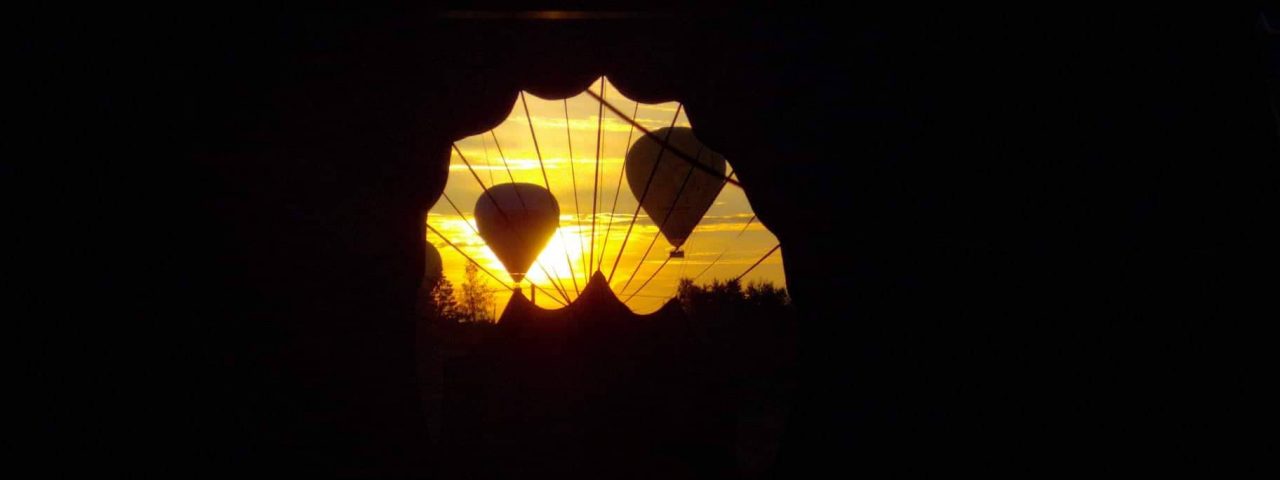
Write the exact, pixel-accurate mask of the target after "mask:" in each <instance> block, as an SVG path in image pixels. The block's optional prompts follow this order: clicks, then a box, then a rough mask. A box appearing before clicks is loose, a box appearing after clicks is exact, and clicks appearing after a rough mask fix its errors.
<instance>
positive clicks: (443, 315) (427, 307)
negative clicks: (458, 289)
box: [422, 278, 462, 323]
mask: <svg viewBox="0 0 1280 480" xmlns="http://www.w3.org/2000/svg"><path fill="white" fill-rule="evenodd" d="M425 290H426V292H425V294H424V295H423V299H422V314H423V316H425V317H427V318H429V319H432V320H435V321H439V322H450V323H453V322H458V321H460V317H461V316H462V311H461V309H460V308H459V306H458V301H457V300H456V299H455V298H454V291H453V284H452V283H450V282H449V280H448V279H446V278H440V279H438V280H436V281H435V282H434V283H433V284H432V285H430V287H429V288H427V289H425Z"/></svg>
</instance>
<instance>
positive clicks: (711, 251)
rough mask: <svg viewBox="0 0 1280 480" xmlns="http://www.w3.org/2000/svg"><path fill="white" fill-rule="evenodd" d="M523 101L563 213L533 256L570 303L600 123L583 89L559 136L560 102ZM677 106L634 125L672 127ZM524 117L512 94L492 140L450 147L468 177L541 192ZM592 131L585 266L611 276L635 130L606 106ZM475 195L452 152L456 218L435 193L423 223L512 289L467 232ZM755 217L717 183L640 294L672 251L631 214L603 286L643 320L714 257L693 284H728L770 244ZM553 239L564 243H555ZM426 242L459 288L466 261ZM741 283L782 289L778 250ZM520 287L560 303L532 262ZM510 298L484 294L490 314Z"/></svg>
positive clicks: (739, 195) (628, 206)
mask: <svg viewBox="0 0 1280 480" xmlns="http://www.w3.org/2000/svg"><path fill="white" fill-rule="evenodd" d="M604 81H605V99H606V100H608V101H609V102H610V103H612V104H613V105H615V106H616V107H618V109H620V110H622V111H623V112H625V113H627V114H628V115H630V114H631V112H632V111H634V109H635V108H636V105H637V104H636V102H634V101H632V100H629V99H627V98H625V97H623V96H622V95H621V93H619V92H618V91H617V90H615V89H614V88H613V86H612V85H611V84H609V83H608V81H607V79H606V80H604ZM591 88H592V91H594V92H596V93H599V91H600V83H599V82H596V83H595V84H594V85H592V87H591ZM525 99H526V100H527V101H528V106H529V113H530V114H531V115H530V116H532V123H533V127H534V131H535V133H536V135H537V141H538V146H539V147H540V148H541V151H542V159H543V163H544V164H545V167H546V172H547V177H548V179H549V181H550V184H551V188H550V190H551V192H552V193H553V194H554V195H555V197H556V199H557V200H558V201H559V203H560V212H561V216H560V231H559V232H557V234H556V235H554V236H552V239H551V241H550V243H549V244H548V245H547V248H546V249H545V250H543V252H542V254H541V256H540V257H539V263H541V264H542V267H545V268H546V270H547V271H548V272H551V274H552V275H553V276H556V277H558V278H559V281H560V284H561V285H563V286H564V287H565V289H566V290H567V292H568V295H569V297H570V298H571V299H572V298H575V297H576V289H575V285H574V283H575V281H576V288H577V289H580V288H582V287H583V286H584V285H585V283H586V278H587V277H588V276H589V273H590V272H585V271H584V265H585V264H586V263H587V260H586V257H588V256H589V255H588V252H589V251H590V249H591V205H592V188H593V174H594V173H595V168H596V132H597V125H599V124H600V123H599V118H600V116H599V114H598V112H599V102H597V101H596V100H595V99H593V98H591V97H590V96H588V95H587V94H586V93H582V94H579V95H577V96H575V97H573V98H570V99H569V100H568V121H567V125H568V130H569V131H568V132H567V133H566V128H565V126H566V118H565V117H566V116H565V103H564V101H562V100H544V99H541V98H538V97H536V96H534V95H531V94H528V93H526V94H525ZM676 110H677V104H676V103H663V104H653V105H649V104H640V105H639V111H638V113H637V114H636V120H637V121H638V122H639V123H640V124H641V125H644V126H645V127H646V128H648V129H650V130H656V129H659V128H662V127H667V126H670V125H671V120H672V116H673V115H674V114H675V113H676ZM529 122H530V118H529V116H526V115H525V110H524V106H523V105H522V104H521V102H520V99H519V98H517V99H516V102H515V104H514V105H513V108H512V111H511V114H510V115H509V116H508V117H507V119H506V120H505V121H504V122H503V123H502V124H501V125H500V126H498V127H497V128H496V129H494V130H493V132H492V135H490V133H488V132H486V133H485V134H482V135H476V136H472V137H468V138H464V139H462V140H460V141H458V142H457V146H458V148H459V149H460V150H461V151H462V154H463V155H465V156H466V158H467V160H468V161H469V162H470V163H471V165H472V167H473V168H475V171H476V174H478V175H479V176H480V179H481V181H482V182H484V185H485V186H486V187H487V186H491V185H494V184H502V183H508V182H510V181H511V177H512V176H513V177H514V178H515V181H516V182H524V183H533V184H537V185H543V177H542V172H541V170H540V168H539V164H538V156H537V154H536V153H535V150H534V143H533V138H532V136H531V134H530V132H529ZM676 125H677V126H686V127H687V126H689V122H688V119H687V118H686V117H685V115H684V112H683V109H681V111H680V115H679V116H678V117H677V118H676ZM602 128H603V141H602V143H603V152H602V154H601V158H600V170H599V177H600V185H599V203H598V211H597V212H596V213H597V214H596V235H595V260H594V261H593V262H592V263H594V264H600V265H599V266H592V271H594V270H595V269H597V268H598V269H600V270H602V271H603V272H604V274H605V275H606V276H608V275H609V273H610V270H612V269H613V266H614V263H615V259H616V258H618V249H619V248H620V247H621V246H622V243H623V238H624V236H625V235H626V231H627V226H628V224H629V223H630V222H631V217H632V214H633V213H634V212H636V203H637V202H636V195H634V194H632V192H631V190H630V188H629V187H628V186H627V181H626V180H625V179H623V180H622V183H621V190H622V191H621V193H620V194H619V195H617V209H616V210H613V205H614V197H615V192H616V191H617V189H618V187H619V183H618V179H619V175H620V174H621V173H622V166H623V158H624V155H625V154H626V148H627V146H628V145H627V144H628V142H627V138H628V135H629V134H630V137H631V142H635V140H637V139H638V138H639V137H640V136H641V135H642V134H641V132H640V131H639V130H635V131H634V132H632V128H631V126H630V124H629V123H627V122H626V120H623V119H621V118H619V117H618V116H616V115H614V114H612V113H611V112H610V111H609V110H608V108H605V110H604V121H603V124H602ZM567 136H572V148H573V158H572V162H573V163H572V169H571V165H570V159H569V146H570V144H569V142H568V140H567V138H566V137H567ZM494 137H496V140H497V144H498V145H500V146H501V149H502V153H503V154H505V157H506V161H507V165H509V166H510V171H511V176H508V172H507V168H506V166H504V164H503V160H502V157H500V156H499V154H498V149H497V146H495V142H494V140H495V139H494ZM663 161H664V162H665V161H682V160H680V159H678V158H676V157H670V158H666V157H664V160H663ZM728 162H729V169H730V171H732V169H733V159H732V158H729V159H728ZM571 172H572V173H571ZM575 180H576V182H577V189H576V194H577V203H578V205H579V206H580V208H581V211H578V210H576V208H575V205H574V195H575V189H574V181H575ZM482 192H483V191H482V189H481V187H480V185H478V184H477V182H476V180H475V178H474V177H473V176H472V175H471V172H469V171H468V170H467V167H466V166H465V165H464V164H463V162H462V160H461V159H460V158H459V157H458V154H457V153H456V152H455V153H453V158H452V160H451V164H450V166H449V181H448V184H447V185H446V187H445V194H446V195H447V196H448V197H449V199H451V200H453V202H454V203H455V204H456V205H457V207H458V209H460V210H461V211H462V214H463V215H462V216H461V217H460V216H459V215H458V214H457V213H456V212H455V211H454V209H453V207H451V206H450V205H449V203H448V202H447V201H445V199H444V198H443V197H442V198H441V199H440V201H439V202H437V203H436V205H435V207H434V208H432V209H431V212H430V214H429V215H428V216H427V223H428V224H429V225H430V226H431V227H433V228H435V229H436V230H438V231H439V232H440V233H441V234H443V235H444V236H445V237H446V238H447V239H448V240H449V241H451V242H453V244H454V245H456V246H457V247H460V248H461V249H462V250H463V251H464V252H465V253H466V254H467V255H469V256H471V258H474V259H475V260H476V261H477V262H479V263H480V264H481V265H482V266H484V267H485V268H487V269H489V271H491V272H493V273H494V274H496V275H497V276H498V277H499V278H500V279H501V280H502V281H503V282H504V283H506V284H507V285H512V284H513V283H514V282H512V280H511V277H510V276H509V275H508V274H507V271H506V269H505V268H504V267H503V265H502V263H501V262H499V261H498V259H497V257H495V256H494V255H493V252H492V251H490V250H489V247H487V246H486V245H485V243H484V241H483V240H482V239H481V238H480V237H478V236H477V235H476V234H475V233H474V232H473V230H472V229H471V227H469V226H468V225H467V223H470V224H471V225H472V226H474V225H475V223H474V219H473V218H472V215H473V211H474V209H475V205H476V201H477V200H478V199H479V198H480V195H482ZM611 211H612V213H611ZM753 215H754V214H753V212H752V210H751V205H750V204H749V203H748V202H747V199H746V196H745V195H744V194H743V192H742V189H740V188H738V187H736V186H734V185H730V184H726V185H725V186H724V190H723V191H721V193H720V196H719V197H718V198H717V199H716V202H715V204H714V205H713V206H712V207H711V209H710V210H709V211H708V212H707V214H706V216H705V217H703V219H702V222H701V223H699V225H698V227H697V228H696V229H695V230H694V232H693V234H692V235H691V236H690V237H689V240H688V242H687V243H686V244H685V246H684V250H685V251H686V255H685V258H684V259H672V260H671V261H670V262H669V263H668V264H667V265H666V267H665V268H663V269H662V270H661V271H660V272H659V273H658V275H657V276H656V277H654V278H653V280H652V281H651V282H650V283H649V284H648V285H646V286H645V287H644V289H643V290H639V287H640V285H641V284H642V283H643V282H644V281H645V280H646V279H648V278H649V276H650V275H651V274H652V273H653V272H654V270H655V269H657V268H658V266H659V265H660V264H661V263H662V262H663V260H665V259H666V258H667V252H668V251H669V250H671V245H670V244H668V243H667V241H666V239H665V238H661V234H660V233H659V232H658V227H657V224H656V222H654V220H653V219H650V218H649V217H648V216H647V215H646V214H645V213H644V211H643V210H640V212H639V218H638V219H637V220H636V222H635V227H634V230H633V231H632V233H631V238H630V239H629V240H627V242H626V250H625V251H624V252H623V254H622V256H621V260H620V261H618V262H617V263H618V267H617V270H616V273H614V275H613V279H612V281H611V282H610V285H611V286H612V287H613V290H614V292H615V293H617V294H618V297H619V298H620V299H623V300H625V301H626V303H627V305H628V306H630V307H631V309H632V310H634V311H636V312H638V313H648V312H652V311H654V310H656V309H658V308H659V307H660V306H662V304H663V303H665V302H666V301H667V300H668V299H669V298H671V297H672V296H673V295H675V292H676V284H677V282H678V280H679V279H680V278H681V277H682V276H685V277H692V276H695V275H698V273H699V272H702V271H703V269H705V268H706V267H707V266H708V265H711V264H712V262H713V261H714V260H715V259H716V257H717V256H720V255H721V254H722V253H723V257H722V258H720V260H719V261H718V262H716V263H715V264H714V266H712V267H711V269H710V270H708V271H707V272H706V273H705V274H703V275H702V276H701V277H699V278H698V279H697V282H698V283H708V282H710V281H711V279H713V278H719V279H726V278H733V277H735V276H737V275H739V274H741V273H742V272H743V271H745V270H746V269H747V268H748V267H750V266H751V264H752V263H755V261H756V260H758V259H759V258H760V257H761V255H764V254H765V253H766V252H768V251H769V249H771V248H773V247H774V246H775V245H777V243H778V241H777V238H776V237H774V235H773V233H771V232H769V231H768V230H767V229H765V228H764V226H763V225H761V224H760V222H759V221H755V222H752V223H751V224H750V226H747V222H748V220H749V219H751V217H752V216H753ZM610 219H612V221H613V222H614V223H613V226H612V230H611V231H610V232H609V234H608V239H607V240H606V238H605V237H606V235H605V232H606V231H607V230H609V228H610V227H609V225H608V223H609V222H610ZM744 226H747V228H746V230H745V232H744V231H743V227H744ZM739 232H742V233H741V236H738V235H739ZM655 235H657V236H658V237H659V238H658V239H657V243H656V244H654V246H653V250H652V251H651V252H650V253H649V256H648V257H647V258H646V259H645V260H644V262H643V264H641V262H640V260H641V256H642V255H643V254H644V252H645V249H646V247H648V246H649V243H650V241H652V240H653V238H654V236H655ZM562 236H563V241H562V239H561V237H562ZM427 241H429V242H430V243H431V244H432V245H435V247H436V249H437V250H439V251H440V256H441V258H442V260H443V263H444V274H445V277H446V278H448V279H449V281H450V282H453V284H454V285H455V287H456V286H457V285H459V284H461V283H462V281H463V269H464V268H465V267H466V264H467V263H468V262H467V260H466V259H465V258H464V257H463V256H462V255H461V254H459V253H458V252H457V251H456V250H455V249H454V248H453V247H450V246H449V245H448V244H446V243H445V242H444V240H443V239H441V238H440V237H439V236H437V235H435V234H433V233H430V232H428V234H427ZM606 244H607V246H606ZM566 252H567V253H568V257H569V261H566V259H565V256H566V255H565V253H566ZM569 262H572V263H573V267H572V275H571V274H570V266H569ZM637 267H639V271H638V272H637V273H635V278H634V279H633V280H631V282H630V285H629V286H627V287H626V289H625V291H623V286H624V285H625V284H627V282H628V279H629V278H631V277H632V275H633V272H636V269H637ZM485 280H486V281H487V282H489V286H490V287H491V288H493V289H494V290H498V289H502V286H501V285H499V284H498V282H496V281H494V280H493V279H491V278H488V277H487V276H486V277H485ZM751 280H769V281H772V282H774V283H775V284H776V285H779V286H785V281H784V279H783V272H782V259H781V255H780V253H777V252H775V253H774V254H773V255H772V256H770V257H769V258H768V259H767V260H765V261H764V263H762V264H760V266H758V267H756V268H755V269H754V270H752V271H751V273H750V274H749V275H747V276H746V277H744V278H743V282H744V283H745V282H747V281H751ZM530 281H532V282H533V283H535V284H537V285H538V286H539V287H542V288H543V289H545V292H544V291H539V292H538V295H537V300H536V301H537V304H538V305H539V306H542V307H546V308H560V307H561V305H560V304H559V303H556V302H555V301H553V300H552V299H550V298H547V297H548V295H556V296H558V295H559V294H558V293H556V290H555V288H553V287H552V286H551V285H550V283H549V282H548V279H547V276H546V275H545V274H544V273H543V271H542V270H541V269H540V268H539V266H537V265H535V266H533V267H532V268H530V271H529V274H528V277H527V278H526V280H525V287H524V290H525V292H526V295H528V285H527V284H528V283H529V282H530ZM633 293H634V294H635V295H634V296H632V294H633ZM509 297H510V293H509V292H507V291H498V292H496V293H495V295H494V299H495V301H496V303H497V305H496V306H495V307H496V309H497V311H498V312H499V313H501V311H502V309H503V308H504V307H505V306H506V303H507V299H508V298H509ZM628 297H631V299H630V300H627V298H628Z"/></svg>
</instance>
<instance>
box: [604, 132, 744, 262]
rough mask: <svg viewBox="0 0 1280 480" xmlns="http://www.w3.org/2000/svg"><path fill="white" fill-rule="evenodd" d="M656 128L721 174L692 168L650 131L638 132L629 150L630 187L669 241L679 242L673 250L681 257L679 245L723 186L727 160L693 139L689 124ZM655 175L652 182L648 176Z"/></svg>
mask: <svg viewBox="0 0 1280 480" xmlns="http://www.w3.org/2000/svg"><path fill="white" fill-rule="evenodd" d="M653 133H654V135H655V136H656V137H658V138H662V139H666V140H667V143H669V144H670V145H672V146H674V147H675V148H676V149H678V150H680V151H681V152H683V153H685V154H688V155H690V156H693V157H695V158H697V160H698V163H701V164H703V165H705V166H707V167H710V168H711V169H712V170H714V171H716V172H718V173H719V174H718V175H712V174H711V173H709V172H706V171H703V170H701V169H697V168H694V166H693V165H691V164H690V163H689V162H688V161H687V160H685V159H683V158H680V157H678V156H676V155H675V154H674V153H672V152H671V151H669V150H667V149H664V148H662V144H661V143H660V142H658V141H655V140H653V139H652V138H650V137H649V136H647V135H646V136H643V137H640V139H639V140H637V141H636V142H635V144H634V145H632V147H631V150H629V151H628V152H627V160H626V169H627V183H628V184H630V186H631V193H632V194H634V195H635V196H636V199H637V200H639V201H640V206H641V207H644V212H645V213H646V214H648V215H649V218H651V219H653V223H655V224H657V225H658V228H659V229H660V230H662V235H663V236H664V237H666V238H667V242H670V243H671V246H673V247H675V250H673V251H672V252H671V255H672V256H682V255H683V254H684V252H682V251H680V246H681V245H684V241H685V240H686V239H688V238H689V234H690V233H693V227H695V226H697V225H698V222H699V221H701V220H702V216H703V215H705V214H706V213H707V209H709V208H711V204H712V203H714V202H715V200H716V197H717V196H719V195H720V189H721V188H723V187H724V172H725V161H724V157H722V156H720V154H718V153H716V152H713V151H711V149H708V148H706V146H704V145H703V144H702V142H699V141H698V139H697V138H694V136H693V130H691V129H689V128H685V127H675V128H663V129H660V130H657V131H655V132H653ZM651 174H652V176H653V180H652V181H650V179H649V176H650V175H651ZM646 188H647V190H648V191H647V193H646Z"/></svg>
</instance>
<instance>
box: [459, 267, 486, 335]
mask: <svg viewBox="0 0 1280 480" xmlns="http://www.w3.org/2000/svg"><path fill="white" fill-rule="evenodd" d="M458 300H459V301H458V321H460V322H484V323H493V321H494V318H493V313H492V311H493V292H491V291H489V285H488V283H487V282H485V281H484V278H481V277H480V269H479V268H476V265H475V264H474V263H469V264H467V269H466V271H465V276H464V277H463V282H462V291H461V292H459V294H458Z"/></svg>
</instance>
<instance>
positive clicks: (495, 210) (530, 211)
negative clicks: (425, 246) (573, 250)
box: [476, 183, 560, 282]
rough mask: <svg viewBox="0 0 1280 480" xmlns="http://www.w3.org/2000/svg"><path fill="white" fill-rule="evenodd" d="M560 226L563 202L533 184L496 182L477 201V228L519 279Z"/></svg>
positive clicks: (508, 270)
mask: <svg viewBox="0 0 1280 480" xmlns="http://www.w3.org/2000/svg"><path fill="white" fill-rule="evenodd" d="M559 226H560V205H559V204H558V203H556V198H555V197H554V196H552V195H551V192H548V191H547V189H545V188H542V187H540V186H538V185H533V184H530V183H504V184H501V185H495V186H493V187H491V188H489V189H488V190H486V191H485V193H484V194H482V195H480V199H479V200H477V201H476V227H477V229H478V230H480V237H481V238H483V239H484V241H485V243H486V244H488V245H489V248H490V249H491V250H493V253H494V255H496V256H497V257H498V260H499V261H501V262H502V265H503V266H504V267H506V268H507V273H509V274H511V278H512V279H514V280H515V281H517V282H519V281H521V280H523V279H524V275H525V274H526V273H528V271H529V266H531V265H533V262H534V261H535V260H537V259H538V254H540V253H542V249H544V248H546V246H547V242H548V241H550V240H551V234H553V233H555V231H556V228H558V227H559Z"/></svg>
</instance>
